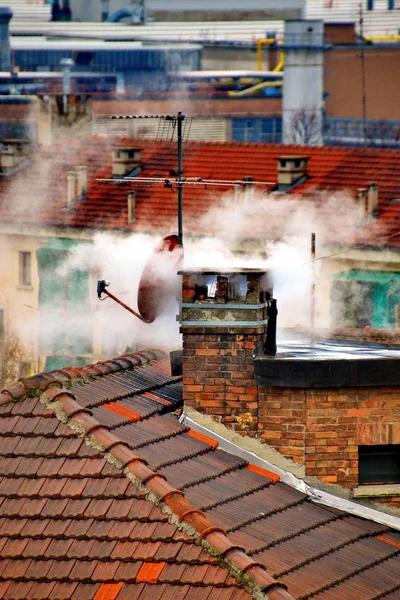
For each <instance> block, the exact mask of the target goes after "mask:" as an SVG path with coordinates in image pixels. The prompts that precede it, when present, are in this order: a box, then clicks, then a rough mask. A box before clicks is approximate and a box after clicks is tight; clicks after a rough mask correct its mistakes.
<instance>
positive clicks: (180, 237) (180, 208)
mask: <svg viewBox="0 0 400 600" xmlns="http://www.w3.org/2000/svg"><path fill="white" fill-rule="evenodd" d="M184 118H185V115H183V114H182V113H181V112H180V111H179V112H178V116H177V119H178V242H179V245H180V246H183V199H182V187H183V186H182V181H183V154H182V122H183V120H184Z"/></svg>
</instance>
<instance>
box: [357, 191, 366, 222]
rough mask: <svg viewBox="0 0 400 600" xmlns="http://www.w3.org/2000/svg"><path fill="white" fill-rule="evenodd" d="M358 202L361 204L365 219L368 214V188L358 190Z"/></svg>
mask: <svg viewBox="0 0 400 600" xmlns="http://www.w3.org/2000/svg"><path fill="white" fill-rule="evenodd" d="M357 196H358V202H359V205H360V213H361V218H362V219H364V218H365V217H366V216H367V214H368V201H367V188H359V189H358V190H357Z"/></svg>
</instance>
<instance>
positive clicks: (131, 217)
mask: <svg viewBox="0 0 400 600" xmlns="http://www.w3.org/2000/svg"><path fill="white" fill-rule="evenodd" d="M135 221H136V194H135V192H128V223H135Z"/></svg>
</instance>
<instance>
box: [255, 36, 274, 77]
mask: <svg viewBox="0 0 400 600" xmlns="http://www.w3.org/2000/svg"><path fill="white" fill-rule="evenodd" d="M272 44H276V40H275V39H271V38H263V39H261V40H257V71H262V48H263V46H272Z"/></svg>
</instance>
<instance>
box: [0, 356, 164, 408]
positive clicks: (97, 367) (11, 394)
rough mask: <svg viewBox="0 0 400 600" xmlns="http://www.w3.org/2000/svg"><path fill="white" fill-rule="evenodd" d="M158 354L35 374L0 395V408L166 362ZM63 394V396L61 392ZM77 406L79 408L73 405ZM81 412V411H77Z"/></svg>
mask: <svg viewBox="0 0 400 600" xmlns="http://www.w3.org/2000/svg"><path fill="white" fill-rule="evenodd" d="M166 356H167V355H166V353H165V352H163V351H162V350H145V351H141V352H132V353H131V354H123V355H122V356H119V357H117V358H115V359H111V360H107V361H99V362H97V363H95V364H93V365H86V366H85V367H64V368H63V369H60V370H57V369H55V370H53V371H49V372H48V373H38V374H37V375H33V376H32V377H21V378H20V379H19V380H18V381H17V383H15V384H14V385H12V386H11V387H8V388H5V389H3V390H2V391H1V392H0V406H2V405H6V404H9V403H10V402H17V401H22V400H24V399H25V398H26V397H27V396H29V397H35V396H39V395H40V394H41V393H42V392H44V391H46V390H47V389H49V388H51V387H56V388H58V389H61V388H64V387H67V388H68V387H71V386H72V385H73V384H74V383H76V382H78V381H81V380H83V381H87V380H88V379H91V378H97V377H101V376H102V375H107V374H109V373H118V372H119V371H127V370H130V369H133V368H135V367H137V366H144V365H148V364H150V363H151V362H152V361H153V360H160V359H162V358H166ZM64 393H65V392H64ZM77 406H79V405H77ZM80 410H81V411H82V410H83V409H82V408H80Z"/></svg>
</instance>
